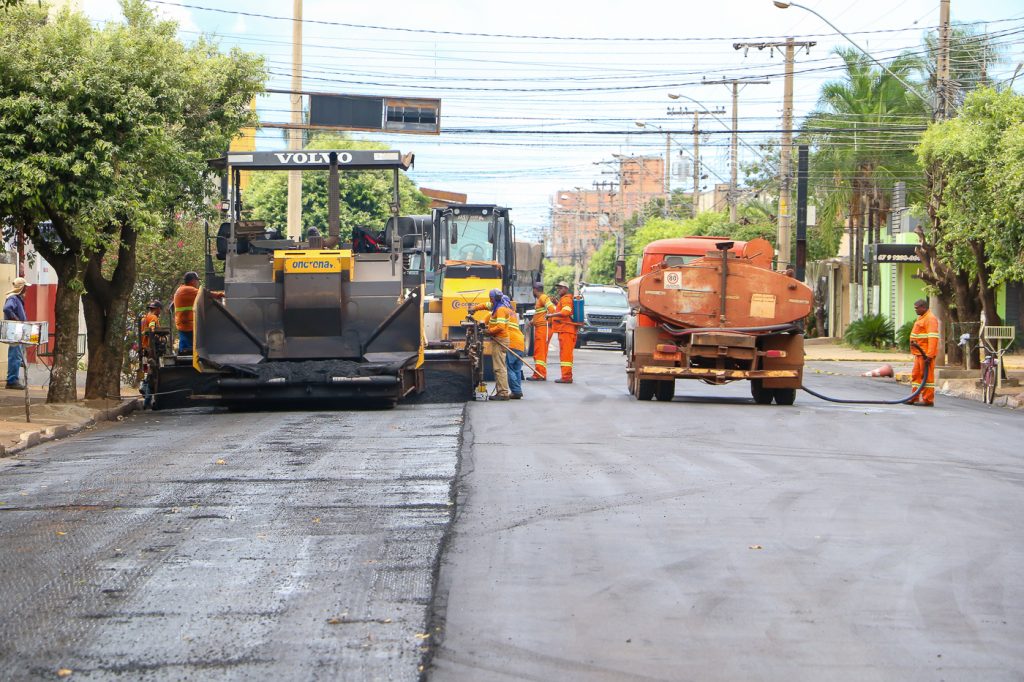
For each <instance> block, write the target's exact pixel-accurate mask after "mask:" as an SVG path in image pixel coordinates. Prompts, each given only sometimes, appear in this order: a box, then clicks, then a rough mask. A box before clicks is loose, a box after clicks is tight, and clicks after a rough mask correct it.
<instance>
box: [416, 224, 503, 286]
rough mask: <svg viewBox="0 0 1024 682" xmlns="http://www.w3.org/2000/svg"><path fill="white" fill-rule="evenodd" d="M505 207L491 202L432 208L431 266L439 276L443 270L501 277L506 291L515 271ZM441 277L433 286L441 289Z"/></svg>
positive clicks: (442, 273)
mask: <svg viewBox="0 0 1024 682" xmlns="http://www.w3.org/2000/svg"><path fill="white" fill-rule="evenodd" d="M513 229H514V227H513V225H512V222H511V217H510V215H509V211H508V209H507V208H504V207H502V206H495V205H493V204H459V205H455V206H449V207H446V208H443V209H434V229H433V230H432V233H433V235H434V240H435V245H434V248H433V249H432V252H433V253H432V260H433V264H434V268H435V270H436V272H437V273H438V275H439V280H443V277H444V273H445V270H452V271H453V272H452V274H453V275H455V276H458V274H456V272H454V271H457V270H462V271H464V272H466V273H472V276H476V277H486V278H487V279H499V280H501V284H500V286H501V288H502V289H503V290H506V291H508V290H509V289H510V287H511V284H512V278H513V274H514V272H515V247H514V235H513ZM441 284H442V283H441V281H439V282H438V286H437V290H438V291H440V290H441V289H442V286H441Z"/></svg>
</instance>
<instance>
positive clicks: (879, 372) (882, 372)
mask: <svg viewBox="0 0 1024 682" xmlns="http://www.w3.org/2000/svg"><path fill="white" fill-rule="evenodd" d="M861 376H866V377H891V376H892V365H882V366H881V367H879V368H878V369H873V370H871V371H870V372H864V374H863V375H861Z"/></svg>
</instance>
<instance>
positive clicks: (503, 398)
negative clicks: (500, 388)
mask: <svg viewBox="0 0 1024 682" xmlns="http://www.w3.org/2000/svg"><path fill="white" fill-rule="evenodd" d="M508 399H509V397H508V396H507V395H501V394H499V395H495V396H492V397H491V400H508Z"/></svg>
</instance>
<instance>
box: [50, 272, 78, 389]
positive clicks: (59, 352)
mask: <svg viewBox="0 0 1024 682" xmlns="http://www.w3.org/2000/svg"><path fill="white" fill-rule="evenodd" d="M71 262H74V261H73V260H72V261H71ZM51 265H53V266H54V268H55V269H56V270H57V294H56V299H55V302H54V306H53V307H54V319H53V327H54V329H53V332H54V334H53V336H54V344H53V371H52V372H51V373H50V388H49V390H48V391H47V392H46V402H48V403H73V402H75V401H76V400H78V291H76V287H75V285H76V284H77V277H76V275H77V273H76V272H75V270H76V268H74V267H66V268H61V267H58V266H57V265H56V264H53V263H51Z"/></svg>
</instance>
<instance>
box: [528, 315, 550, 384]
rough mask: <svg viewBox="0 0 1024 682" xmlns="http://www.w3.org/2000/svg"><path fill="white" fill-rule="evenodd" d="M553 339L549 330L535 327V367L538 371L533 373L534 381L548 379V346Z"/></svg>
mask: <svg viewBox="0 0 1024 682" xmlns="http://www.w3.org/2000/svg"><path fill="white" fill-rule="evenodd" d="M550 342H551V337H550V336H548V328H547V327H546V326H545V327H538V326H536V325H534V327H533V365H534V367H536V368H537V369H535V370H534V372H533V377H531V378H533V379H547V378H548V344H549V343H550Z"/></svg>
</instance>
